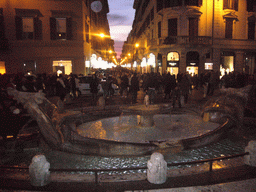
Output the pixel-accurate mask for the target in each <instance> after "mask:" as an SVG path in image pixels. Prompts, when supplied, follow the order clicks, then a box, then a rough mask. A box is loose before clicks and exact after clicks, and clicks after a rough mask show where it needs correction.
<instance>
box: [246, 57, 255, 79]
mask: <svg viewBox="0 0 256 192" xmlns="http://www.w3.org/2000/svg"><path fill="white" fill-rule="evenodd" d="M255 63H256V53H254V52H248V53H245V69H244V72H245V73H247V74H250V75H252V74H255V73H256V68H255Z"/></svg>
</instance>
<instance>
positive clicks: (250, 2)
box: [247, 0, 256, 12]
mask: <svg viewBox="0 0 256 192" xmlns="http://www.w3.org/2000/svg"><path fill="white" fill-rule="evenodd" d="M247 11H248V12H256V1H255V0H247Z"/></svg>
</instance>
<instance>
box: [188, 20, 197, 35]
mask: <svg viewBox="0 0 256 192" xmlns="http://www.w3.org/2000/svg"><path fill="white" fill-rule="evenodd" d="M196 36H198V18H189V37H196Z"/></svg>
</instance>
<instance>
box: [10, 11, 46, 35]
mask: <svg viewBox="0 0 256 192" xmlns="http://www.w3.org/2000/svg"><path fill="white" fill-rule="evenodd" d="M15 12H16V17H15V24H16V39H17V40H26V39H34V40H42V21H41V20H40V17H42V14H41V13H40V11H39V10H37V9H15Z"/></svg>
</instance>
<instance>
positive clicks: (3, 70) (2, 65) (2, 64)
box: [0, 61, 6, 74]
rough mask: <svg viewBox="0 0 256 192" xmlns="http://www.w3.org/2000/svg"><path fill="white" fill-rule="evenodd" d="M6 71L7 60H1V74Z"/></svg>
mask: <svg viewBox="0 0 256 192" xmlns="http://www.w3.org/2000/svg"><path fill="white" fill-rule="evenodd" d="M5 73H6V69H5V62H4V61H0V74H5Z"/></svg>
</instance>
